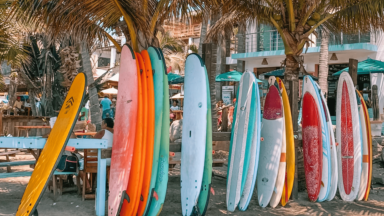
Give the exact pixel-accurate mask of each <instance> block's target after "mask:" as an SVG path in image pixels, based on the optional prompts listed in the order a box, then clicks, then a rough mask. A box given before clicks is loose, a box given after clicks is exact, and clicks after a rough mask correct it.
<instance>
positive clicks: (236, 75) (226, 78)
mask: <svg viewBox="0 0 384 216" xmlns="http://www.w3.org/2000/svg"><path fill="white" fill-rule="evenodd" d="M241 75H243V73H241V72H239V71H235V70H234V71H229V72H226V73H223V74H220V75H217V76H216V79H215V81H216V82H239V81H240V79H241ZM256 81H257V82H262V81H261V80H259V79H256Z"/></svg>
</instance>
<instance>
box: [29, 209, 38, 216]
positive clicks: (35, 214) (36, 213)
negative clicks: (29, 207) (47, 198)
mask: <svg viewBox="0 0 384 216" xmlns="http://www.w3.org/2000/svg"><path fill="white" fill-rule="evenodd" d="M31 216H39V212H37V209H35V211H34V212H33V213H32V214H31Z"/></svg>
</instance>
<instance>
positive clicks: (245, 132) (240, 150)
mask: <svg viewBox="0 0 384 216" xmlns="http://www.w3.org/2000/svg"><path fill="white" fill-rule="evenodd" d="M255 99H256V78H255V76H254V75H253V74H251V73H250V72H245V73H244V74H243V75H242V77H241V79H240V84H239V93H238V106H237V111H236V122H234V123H233V128H232V130H233V131H234V132H233V138H231V148H230V152H231V155H230V157H231V159H230V161H229V162H228V177H227V197H226V198H227V209H228V211H235V209H236V207H237V205H238V204H239V202H240V198H241V196H242V194H243V192H245V194H247V193H248V195H249V193H250V189H251V183H252V179H253V176H254V175H255V174H256V173H254V168H253V167H252V168H251V170H250V172H251V173H250V174H249V175H248V170H249V165H250V161H251V160H252V164H251V165H253V166H255V165H256V159H255V158H256V151H257V149H258V146H256V145H257V144H258V143H257V142H255V143H254V145H255V146H254V149H252V145H253V141H254V140H255V141H256V138H255V136H257V133H255V132H256V131H255V126H256V122H255V121H256V106H257V105H256V100H255ZM252 150H253V151H252ZM247 179H248V184H247V185H246V182H247ZM244 188H245V190H244ZM248 195H247V196H246V198H245V200H243V202H244V204H243V207H242V208H243V209H244V210H245V209H246V208H247V206H248V205H246V202H247V199H248Z"/></svg>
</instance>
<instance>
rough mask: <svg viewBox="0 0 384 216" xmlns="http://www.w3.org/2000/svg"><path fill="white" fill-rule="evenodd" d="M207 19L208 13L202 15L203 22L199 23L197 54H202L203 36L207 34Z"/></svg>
mask: <svg viewBox="0 0 384 216" xmlns="http://www.w3.org/2000/svg"><path fill="white" fill-rule="evenodd" d="M208 19H209V16H208V15H207V16H204V17H203V22H202V23H201V30H200V41H199V48H198V54H199V56H202V55H203V43H204V41H205V37H206V35H207V27H208Z"/></svg>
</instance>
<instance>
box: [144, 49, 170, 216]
mask: <svg viewBox="0 0 384 216" xmlns="http://www.w3.org/2000/svg"><path fill="white" fill-rule="evenodd" d="M148 54H149V57H150V60H151V66H152V69H153V70H154V73H153V86H154V91H155V137H154V145H153V158H152V172H151V182H150V186H149V193H148V196H147V202H146V205H145V212H144V215H146V214H147V212H148V210H149V209H148V206H149V205H150V203H151V202H152V199H154V195H155V187H156V181H157V171H158V164H159V155H160V140H161V134H162V126H163V113H164V110H163V109H164V74H163V70H164V67H163V61H162V58H161V55H160V53H159V51H158V50H157V48H155V47H149V48H148ZM167 118H169V116H168V117H167ZM156 195H157V193H156Z"/></svg>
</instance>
